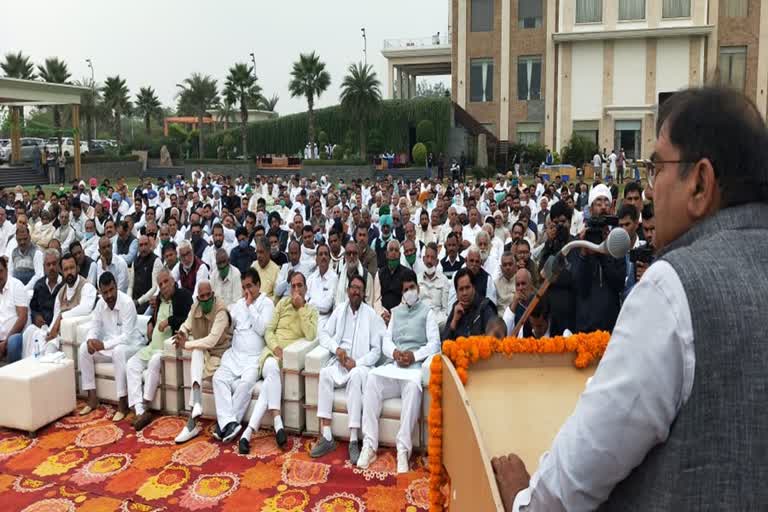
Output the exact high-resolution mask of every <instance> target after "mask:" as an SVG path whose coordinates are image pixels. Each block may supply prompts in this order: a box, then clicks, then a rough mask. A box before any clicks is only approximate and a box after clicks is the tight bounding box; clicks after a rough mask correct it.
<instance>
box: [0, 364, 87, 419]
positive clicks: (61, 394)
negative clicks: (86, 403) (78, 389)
mask: <svg viewBox="0 0 768 512" xmlns="http://www.w3.org/2000/svg"><path fill="white" fill-rule="evenodd" d="M0 389H1V390H2V393H0V426H3V427H10V428H15V429H19V430H26V431H29V432H34V431H36V430H38V429H39V428H40V427H43V426H45V425H47V424H48V423H50V422H52V421H54V420H57V419H59V418H61V417H62V416H65V415H67V414H69V413H71V412H72V411H73V410H75V407H76V405H77V403H76V399H75V365H74V363H73V362H72V361H71V360H70V359H65V360H64V361H63V362H62V363H41V362H40V361H38V360H36V359H34V358H27V359H22V360H21V361H17V362H15V363H13V364H9V365H7V366H5V367H3V368H0Z"/></svg>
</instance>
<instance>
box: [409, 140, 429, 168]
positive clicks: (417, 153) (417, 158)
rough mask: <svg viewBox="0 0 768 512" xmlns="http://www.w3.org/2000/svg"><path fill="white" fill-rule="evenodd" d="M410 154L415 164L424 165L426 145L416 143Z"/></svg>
mask: <svg viewBox="0 0 768 512" xmlns="http://www.w3.org/2000/svg"><path fill="white" fill-rule="evenodd" d="M411 156H412V157H413V161H414V162H416V164H417V165H419V166H424V165H425V164H426V162H427V146H425V145H424V144H422V143H421V142H418V143H416V145H414V146H413V151H411Z"/></svg>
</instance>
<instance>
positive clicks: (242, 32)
mask: <svg viewBox="0 0 768 512" xmlns="http://www.w3.org/2000/svg"><path fill="white" fill-rule="evenodd" d="M2 4H3V5H2V9H0V11H1V12H2V19H3V20H4V21H3V23H2V29H1V30H0V52H1V53H2V54H5V53H6V52H9V51H12V52H17V51H19V50H20V51H22V52H24V53H25V54H27V55H29V56H30V57H31V58H32V59H33V60H34V61H35V63H42V62H43V60H44V59H45V58H46V57H49V56H57V57H60V58H63V59H64V60H65V61H66V62H67V64H68V65H69V69H70V71H71V73H72V80H80V79H83V78H85V77H90V70H89V69H88V65H87V63H86V62H85V59H87V58H91V59H92V60H93V65H94V71H95V78H96V81H97V82H99V83H101V82H103V81H104V78H105V77H106V76H112V75H116V74H119V75H120V76H121V77H124V78H125V79H126V80H127V83H128V87H129V88H130V91H131V95H132V96H133V95H135V93H136V92H137V91H138V89H139V87H142V86H147V85H151V86H152V87H154V88H155V90H156V91H157V94H158V96H159V97H160V100H161V101H162V102H163V105H164V106H175V104H176V101H175V98H174V96H175V94H176V91H177V87H176V85H175V84H177V83H179V82H181V81H182V80H183V79H184V78H186V77H188V76H189V75H190V74H191V73H192V72H200V73H204V74H210V75H212V76H213V77H214V78H216V79H217V80H218V81H219V85H220V86H221V85H222V84H223V82H224V78H225V77H226V75H227V71H228V69H229V67H230V66H231V65H232V64H233V63H235V62H250V56H249V54H250V53H251V52H254V53H255V54H256V73H257V75H258V77H259V83H260V84H261V86H262V88H263V89H264V94H265V95H266V96H267V97H270V96H272V94H277V95H279V96H280V101H279V103H278V105H277V110H278V112H280V113H281V114H288V113H292V112H300V111H303V110H306V102H305V101H304V100H303V99H301V98H291V97H290V94H289V92H288V82H289V80H290V71H291V65H292V63H293V61H295V60H296V59H297V58H298V55H299V53H301V52H307V53H308V52H311V51H312V50H315V51H317V52H318V53H319V54H320V57H321V59H322V60H323V61H325V62H326V66H327V67H326V69H328V71H329V72H330V74H331V87H330V88H329V89H328V90H327V91H326V92H325V93H324V94H323V95H322V97H321V98H320V100H319V102H317V103H318V104H319V106H328V105H334V104H336V103H338V97H339V84H340V83H341V80H342V77H343V76H344V74H345V71H346V68H347V66H348V65H349V64H350V63H352V62H357V61H361V60H362V58H363V51H362V47H363V41H362V37H361V34H360V28H361V27H365V28H366V32H367V36H368V63H369V64H373V65H374V68H375V70H376V72H377V73H378V75H379V80H381V82H382V94H384V96H385V97H386V95H387V83H386V82H387V67H386V60H385V59H384V57H383V56H382V55H381V49H382V46H383V41H384V39H389V38H395V39H396V38H408V37H428V36H430V35H432V34H434V33H436V32H438V31H440V32H441V33H442V34H445V33H446V32H447V28H448V0H324V1H322V2H320V1H317V0H238V1H235V0H218V1H204V0H184V1H180V0H152V1H150V0H132V1H130V2H125V1H118V0H108V1H103V0H102V1H96V0H72V1H70V2H64V3H62V2H60V1H59V0H36V1H35V2H33V3H32V4H29V3H26V2H11V1H6V2H2ZM32 6H33V7H32ZM432 81H434V80H432ZM448 81H449V80H448V79H445V82H446V83H447V82H448Z"/></svg>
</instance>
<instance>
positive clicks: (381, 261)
mask: <svg viewBox="0 0 768 512" xmlns="http://www.w3.org/2000/svg"><path fill="white" fill-rule="evenodd" d="M385 208H387V207H382V211H385V212H386V213H384V214H382V215H381V216H380V217H379V224H380V225H381V234H380V236H379V237H377V238H376V240H374V241H373V245H372V247H373V250H374V252H375V253H376V264H377V265H378V267H379V268H381V267H383V266H384V265H386V263H387V244H388V243H389V241H390V240H392V216H391V215H389V209H388V208H387V209H386V210H385Z"/></svg>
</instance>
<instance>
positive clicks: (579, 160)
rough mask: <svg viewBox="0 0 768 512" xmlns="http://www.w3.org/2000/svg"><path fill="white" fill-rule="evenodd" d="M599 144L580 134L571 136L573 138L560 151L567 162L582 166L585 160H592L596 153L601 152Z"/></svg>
mask: <svg viewBox="0 0 768 512" xmlns="http://www.w3.org/2000/svg"><path fill="white" fill-rule="evenodd" d="M599 151H600V148H598V146H597V144H595V143H594V142H593V141H591V140H589V139H585V138H584V137H580V136H579V135H573V136H571V140H569V141H568V144H567V145H566V146H565V147H563V149H562V150H561V151H560V156H561V158H562V160H563V163H565V164H571V165H573V166H575V167H582V166H583V165H584V163H585V162H591V161H592V157H593V156H594V155H595V153H597V152H599Z"/></svg>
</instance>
